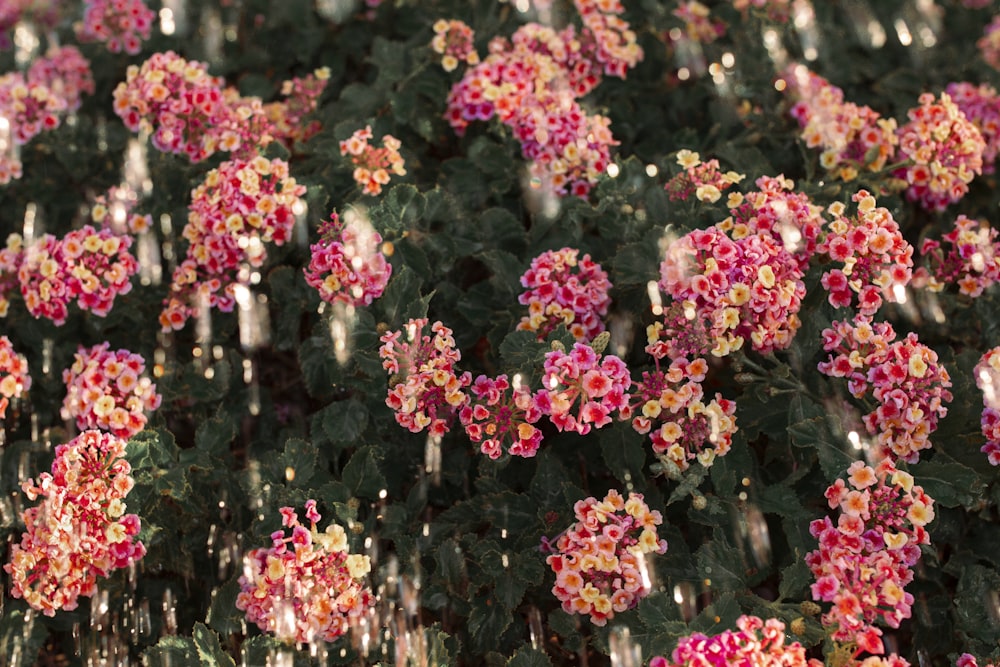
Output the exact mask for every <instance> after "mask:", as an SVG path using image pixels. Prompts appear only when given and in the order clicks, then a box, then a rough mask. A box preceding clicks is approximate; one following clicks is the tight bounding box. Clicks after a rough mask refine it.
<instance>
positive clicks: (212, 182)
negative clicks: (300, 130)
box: [160, 156, 305, 331]
mask: <svg viewBox="0 0 1000 667" xmlns="http://www.w3.org/2000/svg"><path fill="white" fill-rule="evenodd" d="M303 194H305V186H303V185H299V184H298V183H296V182H295V179H294V178H293V177H292V176H291V175H290V174H289V173H288V163H287V162H285V161H284V160H282V159H280V158H274V159H273V160H268V159H267V158H264V157H261V156H257V157H255V158H253V159H252V160H228V161H226V162H223V163H222V164H220V165H219V167H218V168H217V169H213V170H212V171H210V172H208V175H207V176H206V177H205V180H204V181H203V182H202V183H201V184H200V185H199V186H198V187H196V188H195V189H194V190H193V191H192V192H191V204H190V206H189V208H188V222H187V225H185V226H184V232H183V235H184V238H185V239H187V240H188V241H189V242H190V245H189V246H188V251H187V257H186V258H185V259H184V261H183V262H181V264H180V265H178V267H177V269H176V270H175V271H174V275H173V281H172V283H171V287H170V289H171V295H170V297H169V298H168V299H167V301H166V303H165V304H164V309H163V311H162V312H161V313H160V325H161V326H162V327H163V330H164V331H169V330H171V329H181V328H183V327H184V324H185V323H186V322H187V320H188V318H190V317H191V316H193V315H196V314H197V312H198V309H199V308H201V307H202V306H205V307H209V308H217V309H218V310H221V311H223V312H229V311H231V310H232V309H233V307H234V305H235V303H236V300H235V296H234V293H233V290H234V288H235V286H236V285H237V284H238V283H239V282H240V281H244V282H245V281H246V280H248V278H249V276H246V277H241V276H240V271H241V269H243V268H244V267H254V268H256V267H260V266H261V265H263V263H264V261H265V260H266V259H267V251H266V249H265V247H264V244H266V243H274V244H275V245H279V246H280V245H282V244H284V243H285V241H287V240H288V239H289V238H291V234H292V229H293V227H294V225H295V213H294V210H295V208H296V207H297V206H299V205H300V203H301V196H302V195H303Z"/></svg>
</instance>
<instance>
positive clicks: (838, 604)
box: [806, 459, 934, 655]
mask: <svg viewBox="0 0 1000 667" xmlns="http://www.w3.org/2000/svg"><path fill="white" fill-rule="evenodd" d="M847 474H848V483H845V482H844V480H843V479H840V478H838V479H837V480H836V481H835V482H834V483H833V484H832V485H831V486H830V487H829V488H828V489H827V491H826V497H827V500H828V501H829V503H830V508H831V509H837V508H839V509H840V516H839V518H838V520H837V524H836V525H834V524H833V522H832V521H830V517H823V518H822V519H817V520H815V521H813V522H812V524H811V525H810V527H809V532H810V534H811V535H812V536H813V537H815V538H816V539H817V540H819V548H818V549H816V550H815V551H811V552H810V553H808V554H807V555H806V563H807V564H808V565H809V568H810V569H811V570H812V573H813V576H814V577H815V578H816V583H814V584H813V585H812V594H813V599H815V600H822V601H824V602H832V603H833V606H832V607H831V608H830V611H828V612H827V613H826V614H824V615H823V624H824V625H825V626H826V627H827V628H829V629H830V630H831V635H830V636H831V637H832V639H833V640H834V641H837V642H842V643H853V644H855V645H856V646H857V648H858V651H864V652H867V653H874V654H876V655H878V654H881V653H883V652H884V647H883V643H882V639H881V637H882V630H881V629H880V628H878V627H877V626H876V625H875V622H876V621H882V622H883V623H885V624H886V625H888V626H889V627H890V628H898V627H899V623H900V621H902V620H903V619H906V618H909V617H910V613H911V607H912V605H913V595H912V594H911V593H907V592H906V591H905V590H904V588H905V586H906V585H907V584H909V583H910V582H911V581H912V580H913V569H912V568H913V567H914V566H915V565H916V563H917V561H918V560H919V559H920V545H921V544H929V543H930V537H929V536H928V534H927V530H926V529H925V528H924V526H926V525H927V524H928V523H930V522H931V521H932V520H933V519H934V500H933V498H931V497H930V496H928V495H927V494H926V493H924V490H923V488H922V487H920V486H917V485H914V483H913V476H912V475H910V474H909V473H906V472H903V471H902V470H897V469H896V467H895V465H893V463H892V461H890V460H889V459H883V460H882V462H881V463H879V465H878V466H877V467H876V468H872V467H871V466H867V465H865V464H864V462H863V461H856V462H854V463H852V464H851V466H850V467H849V468H848V469H847Z"/></svg>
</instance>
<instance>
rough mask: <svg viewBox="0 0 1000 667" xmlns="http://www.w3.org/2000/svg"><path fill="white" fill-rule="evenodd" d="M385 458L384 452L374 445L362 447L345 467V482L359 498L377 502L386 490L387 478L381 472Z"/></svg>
mask: <svg viewBox="0 0 1000 667" xmlns="http://www.w3.org/2000/svg"><path fill="white" fill-rule="evenodd" d="M383 458H384V455H383V453H382V450H381V449H380V448H378V447H376V446H374V445H368V446H365V447H362V448H361V449H359V450H358V451H357V452H355V453H354V456H352V457H351V460H350V461H348V462H347V465H346V466H344V473H343V476H342V478H343V482H344V484H346V485H347V487H348V488H349V489H351V492H352V493H354V495H356V496H358V497H359V498H368V499H370V500H375V499H376V498H378V495H379V491H381V490H382V489H384V488H385V485H386V483H385V477H384V476H383V475H382V471H381V470H379V463H380V462H381V461H382V459H383Z"/></svg>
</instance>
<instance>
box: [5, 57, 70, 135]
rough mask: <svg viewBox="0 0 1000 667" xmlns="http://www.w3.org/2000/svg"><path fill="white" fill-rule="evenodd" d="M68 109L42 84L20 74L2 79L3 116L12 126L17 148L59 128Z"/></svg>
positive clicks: (59, 97) (13, 73)
mask: <svg viewBox="0 0 1000 667" xmlns="http://www.w3.org/2000/svg"><path fill="white" fill-rule="evenodd" d="M66 106H67V104H66V99H65V98H63V97H61V96H60V95H56V94H55V93H54V92H53V91H52V89H50V88H49V86H48V85H46V83H45V82H43V81H41V80H35V79H31V78H27V79H26V78H25V77H24V76H23V75H22V74H20V73H19V72H8V73H7V74H4V75H3V76H2V77H0V114H2V115H3V117H4V118H6V119H7V122H8V123H10V131H11V135H12V137H13V139H14V143H15V144H18V145H22V146H23V145H24V144H26V143H28V142H29V141H31V140H32V139H34V138H35V137H36V136H38V134H40V133H41V132H42V131H44V130H54V129H55V128H57V127H59V123H60V116H61V114H62V113H63V112H64V111H65V110H66Z"/></svg>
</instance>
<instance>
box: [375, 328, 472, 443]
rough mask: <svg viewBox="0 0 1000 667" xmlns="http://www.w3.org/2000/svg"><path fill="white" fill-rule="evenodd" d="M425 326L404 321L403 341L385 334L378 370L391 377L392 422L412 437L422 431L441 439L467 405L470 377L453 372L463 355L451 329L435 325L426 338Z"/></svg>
mask: <svg viewBox="0 0 1000 667" xmlns="http://www.w3.org/2000/svg"><path fill="white" fill-rule="evenodd" d="M427 323H428V320H427V319H426V318H419V319H414V320H410V321H409V322H407V324H406V326H405V327H404V329H405V332H406V340H401V339H402V337H403V331H390V332H388V333H386V334H384V335H383V336H382V337H381V338H379V340H380V341H381V343H382V347H380V348H379V351H378V353H379V356H380V357H381V358H382V367H383V368H385V370H387V371H388V372H389V373H390V374H391V375H390V378H389V395H388V396H387V397H386V399H385V404H386V405H388V406H389V407H390V408H392V410H393V411H394V412H395V413H396V423H397V424H399V425H400V426H402V427H404V428H406V429H408V430H409V431H411V432H412V433H419V432H420V431H422V430H424V429H425V428H426V429H428V432H429V433H430V434H431V435H435V436H442V435H444V434H445V433H447V432H448V431H449V430H450V428H451V421H452V419H453V418H454V416H455V415H456V414H457V413H458V411H460V410H461V409H462V407H463V406H464V405H465V404H466V403H467V402H468V400H469V396H468V394H466V392H465V389H466V388H467V387H468V386H469V384H470V383H471V382H472V376H471V375H470V374H469V373H468V372H467V371H466V372H464V373H461V374H458V373H457V372H456V369H455V364H456V363H457V362H458V361H459V360H460V359H461V358H462V355H461V353H460V352H459V351H458V349H457V348H456V347H455V339H454V337H453V336H452V331H451V329H449V328H448V327H446V326H444V325H443V324H441V322H434V324H432V325H431V334H430V335H428V334H426V333H424V329H425V327H426V326H427Z"/></svg>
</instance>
